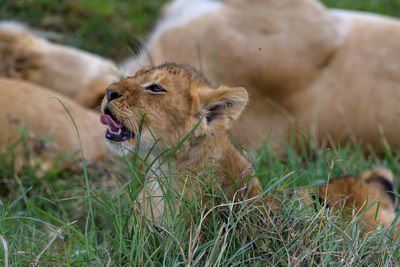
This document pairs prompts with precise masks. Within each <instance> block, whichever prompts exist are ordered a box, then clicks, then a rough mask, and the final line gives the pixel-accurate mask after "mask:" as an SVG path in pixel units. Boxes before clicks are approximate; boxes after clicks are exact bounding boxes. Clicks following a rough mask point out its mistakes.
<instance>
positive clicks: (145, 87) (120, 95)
mask: <svg viewBox="0 0 400 267" xmlns="http://www.w3.org/2000/svg"><path fill="white" fill-rule="evenodd" d="M247 99H248V97H247V92H246V90H245V89H244V88H241V87H237V88H231V87H227V86H220V87H218V88H217V89H213V88H211V86H210V83H209V82H208V81H207V80H206V79H205V78H204V77H203V76H202V75H201V74H200V73H199V72H197V71H196V70H195V69H193V68H192V67H189V66H186V65H178V64H174V63H166V64H163V65H160V66H156V67H144V68H142V69H140V70H139V71H137V72H136V73H135V75H134V76H133V77H129V78H127V79H125V80H123V81H120V82H117V83H114V84H111V85H110V86H109V87H108V88H107V90H106V96H105V97H104V99H103V102H102V112H103V115H102V116H101V118H100V120H101V122H102V123H103V124H106V125H108V127H109V129H108V130H107V132H106V134H105V139H106V144H107V145H108V147H109V148H110V149H111V150H112V151H114V152H116V153H118V154H120V155H122V154H124V153H126V149H128V150H131V149H133V148H135V147H136V146H137V145H139V149H140V150H141V151H146V152H148V151H149V150H150V149H151V148H152V147H153V145H154V144H156V146H162V147H165V148H166V147H171V146H174V145H177V144H178V143H179V142H180V141H181V140H182V139H183V138H184V137H185V136H186V135H187V134H188V133H190V132H191V131H192V130H193V129H195V130H194V131H193V133H192V134H191V137H190V138H191V140H192V141H194V142H195V143H196V139H198V140H204V138H202V137H206V136H210V135H218V134H219V133H222V132H225V131H226V130H227V129H228V128H229V127H230V124H231V122H232V121H233V120H235V119H236V118H237V117H238V116H239V115H240V113H241V112H242V110H243V108H244V107H245V105H246V103H247ZM139 129H141V130H140V131H139ZM139 132H140V137H139Z"/></svg>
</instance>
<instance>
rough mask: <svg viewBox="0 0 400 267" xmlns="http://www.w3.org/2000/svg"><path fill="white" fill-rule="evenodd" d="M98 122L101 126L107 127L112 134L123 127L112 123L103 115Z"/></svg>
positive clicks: (107, 116) (111, 120)
mask: <svg viewBox="0 0 400 267" xmlns="http://www.w3.org/2000/svg"><path fill="white" fill-rule="evenodd" d="M100 122H101V123H102V124H105V125H108V127H110V129H111V130H112V131H113V132H118V130H119V129H122V128H123V127H124V126H123V125H122V124H120V123H118V122H116V121H114V120H113V119H112V118H111V116H110V115H106V114H103V115H101V117H100Z"/></svg>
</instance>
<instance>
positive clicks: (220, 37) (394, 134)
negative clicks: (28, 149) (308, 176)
mask: <svg viewBox="0 0 400 267" xmlns="http://www.w3.org/2000/svg"><path fill="white" fill-rule="evenodd" d="M399 44H400V23H399V21H398V20H396V19H392V18H389V17H384V16H378V15H373V14H368V13H362V12H348V11H339V10H329V9H326V8H325V7H324V6H323V5H322V4H320V3H319V2H318V1H315V0H307V1H303V0H281V1H262V0H252V1H243V0H229V1H214V0H190V1H187V0H175V1H172V2H170V3H169V4H167V5H166V6H165V7H164V8H163V9H162V16H161V18H160V20H159V22H158V24H157V26H156V27H155V29H154V31H153V33H152V34H151V35H150V37H149V40H148V42H147V43H146V45H145V47H144V49H143V50H142V53H141V54H139V55H137V56H136V57H134V58H132V59H128V60H126V61H125V62H123V63H121V64H120V65H119V67H118V66H117V65H116V64H114V63H113V62H111V61H110V60H107V59H104V58H101V57H99V56H96V55H93V54H90V53H87V52H83V51H80V50H77V49H74V48H70V47H66V46H62V45H58V44H54V43H51V42H48V41H46V40H44V39H43V38H41V37H40V36H37V35H35V33H34V32H33V31H32V30H30V29H29V28H26V27H23V26H21V25H18V24H15V23H7V22H3V23H2V24H1V25H0V60H1V63H0V76H3V77H9V78H14V79H23V80H27V81H30V82H32V83H35V84H39V85H41V86H44V87H46V88H48V89H50V90H54V91H57V92H59V93H61V94H64V95H66V96H67V97H69V98H71V99H72V100H74V101H75V102H78V103H79V104H81V105H83V106H86V107H89V108H92V109H93V108H94V107H96V106H98V105H99V103H100V102H99V101H100V99H101V98H102V97H103V95H104V88H105V86H106V85H107V84H109V83H111V82H114V81H117V80H119V78H120V76H121V75H120V73H121V72H123V73H128V74H130V75H131V74H133V73H135V71H136V70H137V69H138V68H140V67H141V66H143V65H148V64H149V63H152V64H160V63H163V62H166V61H172V62H177V63H182V64H189V65H192V66H195V67H197V68H199V69H200V70H201V71H202V73H204V75H205V76H206V77H207V78H208V79H209V80H210V81H211V83H212V84H213V85H214V86H216V85H218V84H220V83H223V84H227V85H231V86H234V85H243V86H245V87H246V88H247V89H248V92H249V99H250V100H249V105H248V108H247V109H246V110H245V111H244V114H243V115H242V116H241V118H240V119H239V121H238V122H237V123H236V124H235V126H234V128H233V130H232V132H233V134H234V136H235V137H237V138H238V141H239V142H242V143H244V144H246V145H247V146H249V147H250V148H254V147H258V146H259V145H260V144H261V143H262V142H263V141H264V140H265V138H266V137H267V136H268V132H269V131H270V130H271V138H270V139H269V143H270V144H271V145H272V146H273V147H275V148H277V149H278V151H279V149H280V148H282V142H281V140H282V137H284V138H286V139H287V138H290V137H291V136H292V134H293V133H295V134H296V135H299V134H300V135H303V137H304V136H306V138H308V137H311V138H312V141H313V142H314V143H316V144H317V145H319V146H321V147H324V146H326V145H334V144H336V143H344V142H355V143H360V144H362V145H364V146H368V147H370V148H373V149H376V150H381V149H382V143H384V144H386V145H388V144H390V146H393V147H399V145H400V139H399V135H398V134H399V132H400V118H399V115H398V114H399V112H400V106H399V105H398V102H399V100H400V90H399V89H398V88H400V63H399V62H400V55H399V53H398V47H399Z"/></svg>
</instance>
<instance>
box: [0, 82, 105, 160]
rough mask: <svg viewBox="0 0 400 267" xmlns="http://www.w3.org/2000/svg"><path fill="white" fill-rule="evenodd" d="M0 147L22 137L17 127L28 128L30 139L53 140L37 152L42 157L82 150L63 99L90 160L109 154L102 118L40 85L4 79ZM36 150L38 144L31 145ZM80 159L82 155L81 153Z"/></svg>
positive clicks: (1, 89)
mask: <svg viewBox="0 0 400 267" xmlns="http://www.w3.org/2000/svg"><path fill="white" fill-rule="evenodd" d="M0 94H1V96H2V97H1V98H0V107H1V112H0V128H1V133H0V146H1V147H4V146H5V145H6V144H8V145H11V144H12V142H15V141H16V140H17V139H18V138H19V137H20V135H19V134H18V131H17V127H24V128H25V129H26V130H27V131H28V132H29V134H30V137H34V138H29V140H38V139H39V138H44V137H46V138H50V140H51V142H49V143H45V146H44V147H40V149H39V151H38V150H37V149H34V150H33V151H37V152H38V154H39V156H41V157H43V158H45V159H50V158H52V157H54V156H55V155H56V154H55V153H57V151H63V152H68V153H75V152H78V151H79V150H80V146H79V138H78V136H77V133H76V131H75V128H74V125H73V123H72V121H71V120H70V118H69V116H68V114H67V112H66V111H65V110H64V108H63V107H62V105H61V104H60V103H59V102H58V101H57V100H56V98H58V99H60V100H61V101H62V102H63V103H64V104H65V106H66V107H67V108H68V110H69V112H70V113H71V115H72V116H73V118H74V120H75V122H76V124H77V127H78V130H79V133H80V139H81V141H82V146H83V151H84V154H85V156H86V158H87V159H91V160H102V159H104V158H105V156H106V154H107V149H106V147H105V145H104V142H103V134H102V132H103V131H104V129H105V127H103V125H100V124H99V122H98V115H97V114H96V113H94V112H92V111H90V110H88V109H86V108H83V107H81V106H80V105H78V104H77V103H75V102H74V101H72V100H71V99H69V98H67V97H65V96H63V95H60V94H58V93H55V92H52V91H49V90H46V89H45V88H42V87H40V86H38V85H35V84H32V83H28V82H24V81H19V80H13V79H7V78H0ZM31 145H32V146H34V147H35V143H33V144H31ZM77 156H79V157H80V153H78V154H77Z"/></svg>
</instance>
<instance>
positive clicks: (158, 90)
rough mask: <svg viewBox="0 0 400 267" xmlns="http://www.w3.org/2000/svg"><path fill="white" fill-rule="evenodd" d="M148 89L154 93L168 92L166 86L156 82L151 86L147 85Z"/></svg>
mask: <svg viewBox="0 0 400 267" xmlns="http://www.w3.org/2000/svg"><path fill="white" fill-rule="evenodd" d="M146 90H149V91H151V92H153V93H164V92H166V91H165V89H164V88H162V87H161V86H160V85H158V84H155V83H153V84H151V85H149V86H146Z"/></svg>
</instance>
